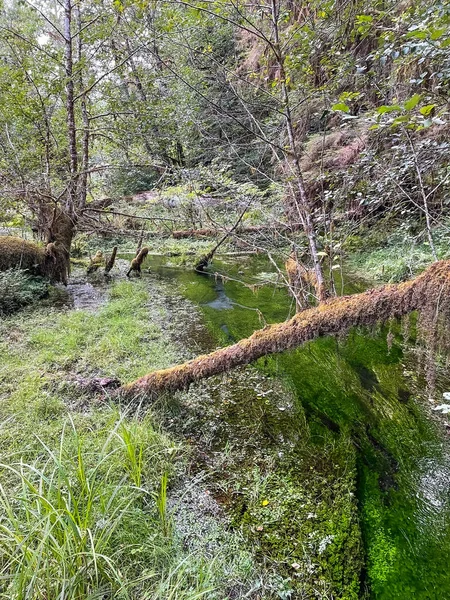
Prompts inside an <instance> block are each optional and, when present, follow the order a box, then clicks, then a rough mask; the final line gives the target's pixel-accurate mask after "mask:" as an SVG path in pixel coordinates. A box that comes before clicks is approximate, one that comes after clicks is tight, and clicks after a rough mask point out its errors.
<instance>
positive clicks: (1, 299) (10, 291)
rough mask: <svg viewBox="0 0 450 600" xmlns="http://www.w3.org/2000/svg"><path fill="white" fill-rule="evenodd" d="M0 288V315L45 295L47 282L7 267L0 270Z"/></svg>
mask: <svg viewBox="0 0 450 600" xmlns="http://www.w3.org/2000/svg"><path fill="white" fill-rule="evenodd" d="M0 290H1V293H0V315H7V314H10V313H12V312H14V311H16V310H19V308H22V307H23V306H26V305H27V304H31V303H32V302H34V301H35V300H38V299H39V298H42V297H43V296H45V294H46V293H47V284H46V283H45V281H44V280H43V279H41V278H38V277H31V276H30V275H27V273H26V272H25V271H19V270H15V269H9V270H8V271H4V272H0Z"/></svg>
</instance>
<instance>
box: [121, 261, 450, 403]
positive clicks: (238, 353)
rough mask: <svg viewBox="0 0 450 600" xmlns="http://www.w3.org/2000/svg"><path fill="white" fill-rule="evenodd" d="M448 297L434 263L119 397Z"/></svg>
mask: <svg viewBox="0 0 450 600" xmlns="http://www.w3.org/2000/svg"><path fill="white" fill-rule="evenodd" d="M449 295H450V261H441V262H437V263H434V264H433V265H432V266H431V267H429V268H428V269H427V270H426V271H425V272H424V273H422V274H421V275H419V276H418V277H417V278H416V279H413V280H411V281H407V282H403V283H400V284H397V285H386V286H383V287H380V288H376V289H372V290H369V291H367V292H364V293H362V294H355V295H353V296H343V297H340V298H333V299H330V300H328V301H327V302H325V303H323V304H320V305H319V306H317V307H315V308H310V309H308V310H304V311H303V312H300V313H298V314H296V315H295V316H294V317H293V318H292V319H290V320H289V321H286V322H285V323H279V324H276V325H270V326H267V327H265V328H264V329H260V330H258V331H255V333H254V334H253V335H251V336H250V337H249V338H246V339H243V340H241V341H240V342H238V343H236V344H233V345H232V346H228V347H226V348H221V349H220V350H216V351H215V352H212V353H211V354H207V355H203V356H199V357H198V358H195V359H194V360H191V361H189V362H187V363H184V364H182V365H177V366H175V367H172V368H170V369H164V370H161V371H155V372H154V373H150V374H149V375H146V376H144V377H141V378H140V379H138V380H137V381H134V382H133V383H130V384H128V385H125V386H123V387H122V388H120V393H121V394H123V395H125V396H128V397H130V396H135V395H136V394H139V393H144V394H147V395H154V394H158V393H160V392H163V391H173V390H178V389H182V388H185V387H187V386H189V385H190V384H191V383H192V382H194V381H198V380H200V379H203V378H205V377H210V376H211V375H217V374H219V373H224V372H226V371H229V370H230V369H233V368H235V367H238V366H240V365H246V364H248V363H250V362H252V361H255V360H257V359H258V358H261V357H262V356H265V355H267V354H272V353H276V352H284V351H285V350H290V349H292V348H296V347H297V346H300V345H301V344H304V343H305V342H307V341H309V340H312V339H314V338H316V337H319V336H325V335H334V334H339V333H342V332H345V331H347V330H348V329H350V328H351V327H354V326H369V325H373V324H375V323H377V322H385V321H387V320H389V319H391V318H397V317H401V316H403V315H405V314H408V313H410V312H412V311H414V310H422V309H424V310H426V309H427V307H435V309H436V307H437V306H438V305H440V304H441V299H442V298H443V297H448V296H449Z"/></svg>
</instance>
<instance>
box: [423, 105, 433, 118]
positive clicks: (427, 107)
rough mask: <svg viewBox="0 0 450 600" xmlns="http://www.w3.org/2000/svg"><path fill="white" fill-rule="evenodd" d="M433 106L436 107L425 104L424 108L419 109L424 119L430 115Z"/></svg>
mask: <svg viewBox="0 0 450 600" xmlns="http://www.w3.org/2000/svg"><path fill="white" fill-rule="evenodd" d="M435 106H436V104H426V105H425V106H422V107H421V108H419V112H420V114H421V115H423V116H424V117H428V115H429V114H430V113H431V111H432V110H433V108H434V107H435Z"/></svg>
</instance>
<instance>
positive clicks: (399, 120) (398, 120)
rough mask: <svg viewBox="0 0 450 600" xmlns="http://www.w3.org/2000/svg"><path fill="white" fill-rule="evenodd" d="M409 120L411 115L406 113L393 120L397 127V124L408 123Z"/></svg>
mask: <svg viewBox="0 0 450 600" xmlns="http://www.w3.org/2000/svg"><path fill="white" fill-rule="evenodd" d="M408 122H409V117H407V116H406V115H404V116H401V117H397V118H395V119H394V120H393V122H392V127H397V125H400V124H401V123H408Z"/></svg>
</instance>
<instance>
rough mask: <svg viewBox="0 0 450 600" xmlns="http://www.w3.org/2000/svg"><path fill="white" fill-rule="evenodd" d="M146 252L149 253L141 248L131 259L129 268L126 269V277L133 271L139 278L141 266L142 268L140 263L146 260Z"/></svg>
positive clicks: (146, 249)
mask: <svg viewBox="0 0 450 600" xmlns="http://www.w3.org/2000/svg"><path fill="white" fill-rule="evenodd" d="M148 252H149V250H148V248H142V249H141V250H139V252H138V254H137V256H136V258H133V260H132V261H131V263H130V268H129V269H128V273H127V277H129V276H130V273H131V272H132V271H135V272H136V274H137V275H138V276H139V277H140V275H141V266H142V263H143V262H144V260H145V259H146V258H147V254H148Z"/></svg>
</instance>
